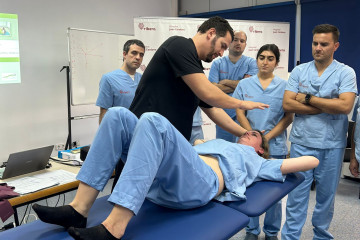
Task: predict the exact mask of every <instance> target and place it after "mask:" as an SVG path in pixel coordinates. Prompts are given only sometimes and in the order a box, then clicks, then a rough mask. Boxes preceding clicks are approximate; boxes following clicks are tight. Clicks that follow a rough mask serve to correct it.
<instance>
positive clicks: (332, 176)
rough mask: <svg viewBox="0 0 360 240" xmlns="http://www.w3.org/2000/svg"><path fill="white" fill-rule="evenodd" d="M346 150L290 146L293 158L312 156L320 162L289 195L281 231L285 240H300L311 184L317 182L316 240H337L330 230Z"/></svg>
mask: <svg viewBox="0 0 360 240" xmlns="http://www.w3.org/2000/svg"><path fill="white" fill-rule="evenodd" d="M344 151H345V149H343V148H333V149H316V148H309V147H304V146H301V145H298V144H291V150H290V156H291V157H292V158H294V157H300V156H304V155H310V156H314V157H316V158H318V159H319V160H320V163H319V166H317V167H316V168H315V169H312V170H309V171H306V172H302V174H304V176H305V181H304V182H303V183H301V184H300V185H299V186H298V187H297V188H295V189H294V190H293V191H292V192H290V193H289V195H288V200H287V205H286V221H285V224H284V226H283V229H282V232H281V239H282V240H290V239H300V235H301V231H302V228H303V226H304V224H305V221H306V216H307V209H308V204H309V194H310V188H311V183H312V182H313V179H315V183H316V204H315V209H314V212H313V215H312V224H313V226H314V229H313V231H314V238H313V239H314V240H315V239H316V240H320V239H334V238H333V236H332V235H331V234H330V232H329V231H328V229H329V227H330V223H331V220H332V218H333V215H334V201H335V194H336V189H337V186H338V183H339V179H340V172H341V166H342V160H343V157H344Z"/></svg>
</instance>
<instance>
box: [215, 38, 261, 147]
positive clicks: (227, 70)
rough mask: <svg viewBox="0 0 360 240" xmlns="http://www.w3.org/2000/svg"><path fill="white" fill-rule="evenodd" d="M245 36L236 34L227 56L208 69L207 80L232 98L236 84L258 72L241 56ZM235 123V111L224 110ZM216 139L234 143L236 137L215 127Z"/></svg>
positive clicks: (249, 60)
mask: <svg viewBox="0 0 360 240" xmlns="http://www.w3.org/2000/svg"><path fill="white" fill-rule="evenodd" d="M246 41H247V36H246V34H245V33H244V32H242V31H240V32H236V33H235V36H234V40H233V41H232V42H231V44H230V45H229V55H228V56H225V57H222V58H219V59H216V60H215V61H214V62H213V64H212V65H211V68H210V73H209V80H210V82H212V83H213V84H214V85H215V86H217V87H218V88H219V89H221V90H222V91H223V92H224V93H226V94H228V95H229V96H230V97H231V96H232V94H233V92H234V90H235V88H236V86H237V84H238V83H239V81H240V80H241V79H243V78H247V77H250V76H252V75H255V74H256V73H257V71H258V68H257V65H256V61H255V59H253V58H251V57H247V56H244V55H242V54H243V52H244V50H245V47H246ZM224 110H225V112H226V113H227V114H228V115H229V116H230V117H231V118H232V119H233V120H234V121H235V120H236V112H235V109H224ZM216 138H221V139H224V140H226V141H229V142H235V140H236V136H234V135H233V134H231V133H229V132H227V131H225V130H223V129H222V128H220V127H218V126H216Z"/></svg>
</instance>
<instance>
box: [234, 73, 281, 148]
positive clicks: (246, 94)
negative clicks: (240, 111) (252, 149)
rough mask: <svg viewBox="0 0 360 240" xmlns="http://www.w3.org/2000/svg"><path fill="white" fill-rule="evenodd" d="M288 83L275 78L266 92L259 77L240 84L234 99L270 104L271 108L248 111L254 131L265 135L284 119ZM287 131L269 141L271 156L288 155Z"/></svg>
mask: <svg viewBox="0 0 360 240" xmlns="http://www.w3.org/2000/svg"><path fill="white" fill-rule="evenodd" d="M285 88H286V81H285V80H283V79H281V78H279V77H277V76H275V77H274V79H273V80H272V81H271V83H270V84H269V86H268V87H267V88H266V89H265V90H264V89H263V87H262V86H261V83H260V80H259V77H258V76H257V75H255V76H252V77H250V78H246V79H244V80H242V81H240V82H239V84H238V86H237V87H236V89H235V91H234V94H233V97H234V98H237V99H240V100H245V101H254V102H262V103H265V104H269V105H270V107H269V108H265V109H264V110H261V109H253V110H248V111H246V118H247V119H248V120H249V123H250V126H251V128H252V129H258V130H260V131H262V130H265V134H266V133H268V132H269V131H270V130H271V129H273V128H274V127H275V126H276V125H277V124H278V123H279V122H280V120H281V119H282V118H283V117H284V114H285V112H284V109H283V107H282V101H283V96H284V92H285ZM286 139H287V131H286V130H285V131H283V132H282V133H281V134H279V135H278V136H276V137H275V138H273V139H271V140H270V141H269V149H270V155H287V153H288V148H287V146H286Z"/></svg>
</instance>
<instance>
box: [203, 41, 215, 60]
mask: <svg viewBox="0 0 360 240" xmlns="http://www.w3.org/2000/svg"><path fill="white" fill-rule="evenodd" d="M217 38H218V37H217V36H216V37H215V38H214V39H213V40H212V41H211V51H210V53H208V55H206V58H205V60H204V61H205V62H208V63H210V62H212V60H213V56H214V54H215V51H214V49H215V43H216V40H217Z"/></svg>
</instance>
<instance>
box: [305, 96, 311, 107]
mask: <svg viewBox="0 0 360 240" xmlns="http://www.w3.org/2000/svg"><path fill="white" fill-rule="evenodd" d="M311 97H312V96H311V95H310V94H306V95H305V103H306V104H307V105H309V104H310V99H311Z"/></svg>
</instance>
